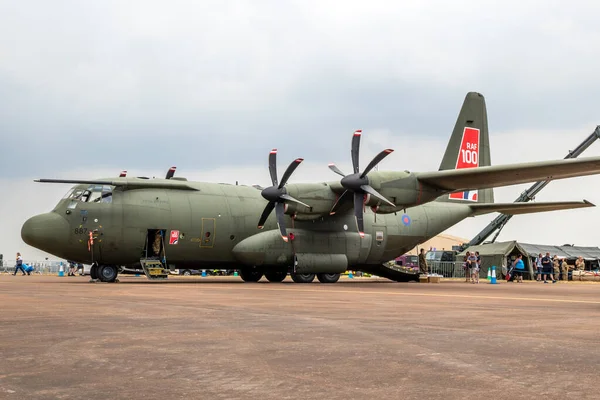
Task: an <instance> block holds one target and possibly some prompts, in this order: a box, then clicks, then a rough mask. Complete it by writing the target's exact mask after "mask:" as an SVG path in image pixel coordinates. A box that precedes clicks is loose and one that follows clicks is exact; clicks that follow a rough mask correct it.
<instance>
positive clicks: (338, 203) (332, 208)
mask: <svg viewBox="0 0 600 400" xmlns="http://www.w3.org/2000/svg"><path fill="white" fill-rule="evenodd" d="M347 193H348V191H347V190H344V193H342V195H341V196H340V197H338V198H337V200H336V201H335V203H334V204H333V207H331V211H329V215H333V214H335V213H336V212H337V210H338V208H340V207H339V205H340V204H342V199H343V198H344V196H345V195H346V194H347Z"/></svg>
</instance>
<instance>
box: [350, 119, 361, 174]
mask: <svg viewBox="0 0 600 400" xmlns="http://www.w3.org/2000/svg"><path fill="white" fill-rule="evenodd" d="M361 133H362V131H361V130H360V129H359V130H357V131H355V132H354V135H353V136H352V151H351V155H352V168H354V173H355V174H358V172H359V171H360V170H359V168H358V150H359V149H360V135H361Z"/></svg>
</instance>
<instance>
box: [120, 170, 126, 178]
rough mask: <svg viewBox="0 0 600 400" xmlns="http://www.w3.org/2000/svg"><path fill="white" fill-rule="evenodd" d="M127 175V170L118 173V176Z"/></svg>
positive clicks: (123, 176)
mask: <svg viewBox="0 0 600 400" xmlns="http://www.w3.org/2000/svg"><path fill="white" fill-rule="evenodd" d="M126 176H127V171H121V173H120V174H119V178H125V177H126Z"/></svg>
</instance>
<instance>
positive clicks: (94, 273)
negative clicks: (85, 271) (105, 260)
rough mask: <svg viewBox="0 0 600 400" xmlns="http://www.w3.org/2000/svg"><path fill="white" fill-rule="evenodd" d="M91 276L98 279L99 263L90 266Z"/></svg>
mask: <svg viewBox="0 0 600 400" xmlns="http://www.w3.org/2000/svg"><path fill="white" fill-rule="evenodd" d="M90 278H92V279H98V265H97V264H94V265H92V268H90Z"/></svg>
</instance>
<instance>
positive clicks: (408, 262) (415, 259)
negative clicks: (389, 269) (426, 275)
mask: <svg viewBox="0 0 600 400" xmlns="http://www.w3.org/2000/svg"><path fill="white" fill-rule="evenodd" d="M395 262H396V265H400V266H402V267H406V268H413V269H419V256H413V255H410V254H404V255H402V256H400V257H396V259H395Z"/></svg>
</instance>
